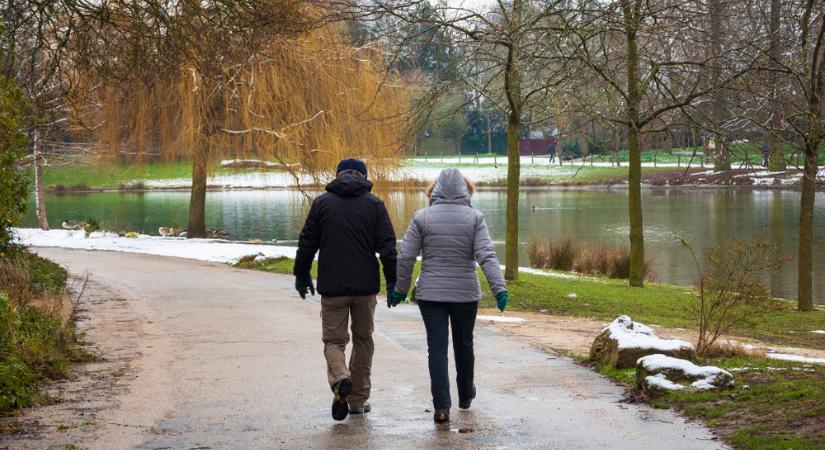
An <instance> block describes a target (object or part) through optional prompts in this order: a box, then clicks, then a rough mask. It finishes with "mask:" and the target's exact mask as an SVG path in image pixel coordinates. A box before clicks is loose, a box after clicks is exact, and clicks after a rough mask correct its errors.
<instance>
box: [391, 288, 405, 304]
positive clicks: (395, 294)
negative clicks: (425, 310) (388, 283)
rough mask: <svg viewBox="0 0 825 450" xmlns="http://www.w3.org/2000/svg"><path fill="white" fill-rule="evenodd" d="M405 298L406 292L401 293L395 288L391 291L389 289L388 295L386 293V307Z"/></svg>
mask: <svg viewBox="0 0 825 450" xmlns="http://www.w3.org/2000/svg"><path fill="white" fill-rule="evenodd" d="M406 299H407V295H406V294H401V293H399V292H397V291H396V290H395V289H393V290H392V291H390V293H389V295H387V308H392V307H393V306H398V304H399V303H401V302H403V301H404V300H406Z"/></svg>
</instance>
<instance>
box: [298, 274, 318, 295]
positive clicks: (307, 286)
mask: <svg viewBox="0 0 825 450" xmlns="http://www.w3.org/2000/svg"><path fill="white" fill-rule="evenodd" d="M295 290H296V291H298V295H300V296H301V298H307V291H309V292H312V295H315V286H313V285H312V276H310V275H307V276H305V277H295Z"/></svg>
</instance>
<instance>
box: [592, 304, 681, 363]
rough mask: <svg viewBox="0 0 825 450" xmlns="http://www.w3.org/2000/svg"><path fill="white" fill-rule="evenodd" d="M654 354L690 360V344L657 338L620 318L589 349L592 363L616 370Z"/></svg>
mask: <svg viewBox="0 0 825 450" xmlns="http://www.w3.org/2000/svg"><path fill="white" fill-rule="evenodd" d="M657 353H658V354H665V355H670V356H674V357H677V358H688V359H689V358H692V357H693V345H692V344H690V343H689V342H685V341H682V340H679V339H660V338H659V337H657V336H656V333H654V332H653V330H652V329H650V328H648V327H647V326H645V325H643V324H641V323H638V322H633V320H631V319H630V317H628V316H620V317H618V318H617V319H616V320H614V321H613V323H611V324H610V325H608V326H607V327H606V328H605V329H604V330H603V331H602V333H601V334H599V335H598V336H596V339H595V340H594V341H593V345H591V346H590V359H591V360H592V361H599V362H601V363H603V364H613V365H614V366H616V368H617V369H628V368H631V367H634V366H636V361H637V360H638V359H639V358H641V357H642V356H646V355H653V354H657Z"/></svg>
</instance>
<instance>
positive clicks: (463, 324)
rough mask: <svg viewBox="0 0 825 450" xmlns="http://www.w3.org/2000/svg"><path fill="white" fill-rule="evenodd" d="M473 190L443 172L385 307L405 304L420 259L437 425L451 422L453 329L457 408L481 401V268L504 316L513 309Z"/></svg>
mask: <svg viewBox="0 0 825 450" xmlns="http://www.w3.org/2000/svg"><path fill="white" fill-rule="evenodd" d="M472 193H473V187H472V184H471V183H470V182H469V181H468V180H467V179H466V178H464V176H463V175H462V174H461V172H459V171H458V169H444V170H442V171H441V174H439V176H438V180H437V181H436V182H435V185H434V186H430V188H429V189H428V195H429V197H430V206H429V207H428V208H424V209H422V210H419V211H417V212H416V213H415V216H414V217H413V220H412V223H410V226H409V228H408V229H407V233H406V234H405V235H404V241H403V242H401V251H400V252H399V254H398V266H397V268H398V269H397V272H398V274H397V281H396V284H395V290H394V291H393V292H392V293H391V294H390V298H389V299H388V300H387V306H390V307H392V306H395V305H397V304H398V303H399V302H401V301H404V299H405V298H406V294H407V291H408V290H409V289H410V284H411V281H412V271H413V266H414V265H415V261H416V259H417V257H418V255H419V253H420V254H421V255H422V260H421V275H420V276H419V278H418V282H417V286H416V288H415V300H416V301H417V303H418V307H419V309H420V310H421V316H422V318H423V319H424V325H425V327H426V329H427V350H428V354H429V358H428V360H429V368H430V387H431V391H432V395H433V405H434V409H435V414H434V416H433V418H434V420H435V421H436V422H439V423H440V422H446V421H448V420H449V419H450V406H451V399H450V381H449V375H448V369H447V347H448V339H449V328H450V327H451V328H452V332H453V351H454V353H455V365H456V372H457V374H458V376H457V377H456V383H457V384H458V406H459V407H460V408H462V409H467V408H469V407H470V403H472V401H473V398H475V395H476V389H475V385H474V384H473V366H474V363H475V357H474V355H473V327H474V326H475V319H476V313H477V311H478V302H479V300H481V285H480V283H479V280H478V274H477V272H476V263H478V264H479V265H480V266H481V268H482V270H483V271H484V275H485V276H486V277H487V281H488V282H489V284H490V288H491V290H492V291H493V294H494V295H495V296H496V302H497V303H498V307H499V309H500V310H501V311H504V308H505V307H506V306H507V301H508V296H509V294H508V293H507V288H506V286H505V284H504V278H503V277H502V276H501V266H500V265H499V262H498V258H497V257H496V252H495V249H494V248H493V242H492V240H491V239H490V232H489V230H488V229H487V223H486V222H485V221H484V214H482V213H481V212H480V211H478V210H476V209H473V208H472V207H471V206H470V196H471V195H472Z"/></svg>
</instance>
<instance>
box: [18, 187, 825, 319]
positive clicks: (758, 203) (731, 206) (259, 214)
mask: <svg viewBox="0 0 825 450" xmlns="http://www.w3.org/2000/svg"><path fill="white" fill-rule="evenodd" d="M381 197H382V198H384V199H385V200H386V202H387V205H388V208H389V210H390V214H391V216H392V218H393V223H394V224H395V227H396V231H397V233H398V236H399V239H400V238H401V236H402V235H403V233H404V230H405V229H406V225H407V223H408V222H409V219H410V217H411V215H412V213H413V212H414V211H415V210H416V209H418V208H421V207H423V206H424V205H425V203H426V199H425V197H424V195H423V193H421V192H419V191H414V192H400V191H394V192H390V193H387V194H382V195H381ZM505 201H506V198H505V193H504V192H503V191H481V192H479V193H477V194H476V196H475V197H474V200H473V205H474V206H475V207H477V208H479V209H480V210H482V211H483V212H484V213H485V215H486V217H487V221H488V224H489V227H490V231H491V233H492V235H493V239H494V240H495V241H496V245H497V249H498V250H499V255H501V256H503V241H502V240H503V236H504V208H505ZM520 201H521V206H522V208H521V213H520V219H519V221H520V233H519V234H520V245H521V247H522V251H521V258H522V264H523V265H528V261H527V255H526V246H527V242H528V241H529V239H530V238H531V237H543V236H547V237H551V238H561V237H568V236H569V237H573V238H576V239H579V240H582V241H586V242H612V243H619V244H623V243H625V242H626V241H627V234H628V219H627V191H625V190H603V189H602V190H546V189H541V190H539V189H536V190H530V189H528V190H525V191H523V192H522V194H521V200H520ZM643 202H644V208H645V238H646V249H647V253H648V256H649V257H650V258H651V259H652V262H653V264H652V266H653V270H654V276H655V279H656V280H657V281H660V282H667V283H676V284H690V283H692V282H693V281H694V280H695V279H696V269H695V266H694V265H693V262H692V260H691V259H690V256H689V254H688V252H687V250H686V249H685V248H684V247H683V246H682V245H681V244H680V242H679V239H680V238H684V239H685V240H687V241H688V242H690V243H691V245H693V246H694V248H695V249H696V250H697V253H700V254H702V253H703V252H704V251H705V250H706V249H708V248H710V247H713V246H715V245H717V244H718V243H721V242H726V241H729V240H730V239H731V238H734V237H735V238H738V239H742V240H753V239H763V240H770V241H772V242H773V243H774V244H775V245H776V246H777V248H778V255H787V256H791V257H794V258H795V255H796V246H797V236H798V233H797V226H798V220H799V219H798V213H799V193H798V192H792V191H776V190H733V189H707V190H703V189H647V190H645V191H644V200H643ZM188 203H189V194H188V193H187V192H147V193H99V194H85V195H84V194H70V195H50V196H47V198H46V205H47V210H48V214H49V218H50V219H51V223H52V226H53V227H59V226H60V222H62V221H63V220H66V219H75V220H83V219H86V218H94V219H96V220H97V221H98V222H100V224H101V225H102V227H103V228H105V229H109V230H118V231H119V230H124V231H125V230H129V231H138V232H141V233H146V234H155V235H156V234H158V227H161V226H185V225H186V222H187V216H188V210H187V208H188ZM307 205H308V203H307V202H306V201H305V198H304V196H303V195H302V194H300V193H299V192H294V191H282V190H267V191H219V192H209V193H208V194H207V213H206V214H207V218H206V220H207V226H209V227H211V228H216V229H223V230H226V231H228V232H229V233H230V236H231V239H239V240H243V239H250V238H258V239H261V240H264V241H268V240H272V239H277V240H278V241H279V243H281V244H284V245H290V244H292V245H294V244H295V242H296V239H297V236H298V233H299V232H300V228H301V225H302V220H303V218H304V214H305V212H306V209H307ZM33 206H34V205H33V201H30V204H29V214H28V215H27V216H26V218H25V220H24V224H23V225H24V226H35V224H36V221H35V218H34V215H33V213H32V211H33V210H34V208H33ZM815 215H816V217H815V223H816V226H815V229H814V244H815V248H814V290H815V293H816V298H815V301H816V302H817V303H820V304H825V196H823V195H822V194H820V195H818V197H817V202H816V210H815ZM767 282H768V284H769V285H770V286H771V288H772V289H773V292H774V295H778V296H782V297H786V298H795V296H796V287H795V283H796V262H795V260H792V261H790V262H789V263H787V264H786V265H785V266H784V268H783V269H782V270H781V271H780V272H778V273H776V274H775V275H772V276H771V279H770V280H767Z"/></svg>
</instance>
